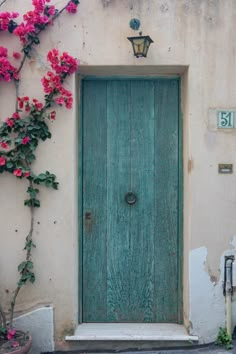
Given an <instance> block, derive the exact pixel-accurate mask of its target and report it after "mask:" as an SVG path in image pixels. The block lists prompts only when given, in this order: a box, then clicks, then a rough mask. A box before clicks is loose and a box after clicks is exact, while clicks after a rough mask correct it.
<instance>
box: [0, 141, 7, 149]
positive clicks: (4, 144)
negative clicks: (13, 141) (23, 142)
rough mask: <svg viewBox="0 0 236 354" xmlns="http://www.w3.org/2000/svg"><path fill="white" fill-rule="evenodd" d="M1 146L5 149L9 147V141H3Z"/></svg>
mask: <svg viewBox="0 0 236 354" xmlns="http://www.w3.org/2000/svg"><path fill="white" fill-rule="evenodd" d="M1 147H2V148H3V149H7V148H8V143H6V142H5V141H2V142H1Z"/></svg>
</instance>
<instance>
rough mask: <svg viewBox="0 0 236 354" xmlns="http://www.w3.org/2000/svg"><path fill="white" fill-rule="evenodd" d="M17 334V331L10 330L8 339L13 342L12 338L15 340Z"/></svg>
mask: <svg viewBox="0 0 236 354" xmlns="http://www.w3.org/2000/svg"><path fill="white" fill-rule="evenodd" d="M15 334H16V330H15V329H10V330H8V331H7V339H8V340H11V339H12V338H14V336H15Z"/></svg>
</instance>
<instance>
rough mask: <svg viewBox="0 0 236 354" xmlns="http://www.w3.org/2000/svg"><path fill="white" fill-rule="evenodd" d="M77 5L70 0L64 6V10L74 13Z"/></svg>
mask: <svg viewBox="0 0 236 354" xmlns="http://www.w3.org/2000/svg"><path fill="white" fill-rule="evenodd" d="M77 6H78V5H76V4H75V3H74V2H73V1H70V2H69V4H68V5H67V6H66V11H67V12H69V13H70V14H75V13H76V12H77Z"/></svg>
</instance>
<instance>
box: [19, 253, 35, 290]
mask: <svg viewBox="0 0 236 354" xmlns="http://www.w3.org/2000/svg"><path fill="white" fill-rule="evenodd" d="M33 267H34V266H33V262H32V261H29V260H26V261H24V262H22V263H20V264H19V266H18V271H19V273H20V275H21V276H20V279H19V281H18V283H17V285H18V286H19V287H22V285H25V284H26V283H27V281H30V282H31V283H34V281H35V275H34V272H33Z"/></svg>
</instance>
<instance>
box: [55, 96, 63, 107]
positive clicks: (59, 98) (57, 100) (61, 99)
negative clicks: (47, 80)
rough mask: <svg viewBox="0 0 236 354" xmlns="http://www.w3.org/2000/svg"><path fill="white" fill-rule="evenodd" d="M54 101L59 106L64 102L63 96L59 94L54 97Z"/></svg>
mask: <svg viewBox="0 0 236 354" xmlns="http://www.w3.org/2000/svg"><path fill="white" fill-rule="evenodd" d="M55 102H56V103H57V104H59V105H60V106H61V105H63V104H64V102H65V101H64V98H63V97H62V96H61V97H58V98H56V99H55Z"/></svg>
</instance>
